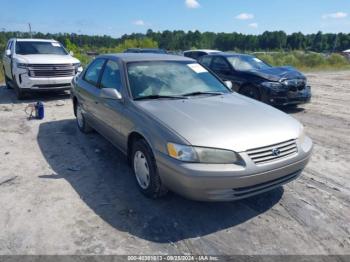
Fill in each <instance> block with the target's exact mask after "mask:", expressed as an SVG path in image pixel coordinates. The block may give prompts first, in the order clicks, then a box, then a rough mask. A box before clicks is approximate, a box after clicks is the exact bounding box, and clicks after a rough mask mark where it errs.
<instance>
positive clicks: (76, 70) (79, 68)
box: [73, 63, 83, 73]
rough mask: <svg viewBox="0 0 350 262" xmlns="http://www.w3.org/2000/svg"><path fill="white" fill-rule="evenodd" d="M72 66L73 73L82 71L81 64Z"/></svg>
mask: <svg viewBox="0 0 350 262" xmlns="http://www.w3.org/2000/svg"><path fill="white" fill-rule="evenodd" d="M73 66H74V68H75V73H81V72H82V71H83V67H82V66H81V63H74V64H73Z"/></svg>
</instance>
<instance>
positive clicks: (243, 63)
mask: <svg viewBox="0 0 350 262" xmlns="http://www.w3.org/2000/svg"><path fill="white" fill-rule="evenodd" d="M227 59H228V61H229V62H230V63H231V65H232V66H233V68H234V69H235V70H237V71H251V70H259V69H266V68H269V67H270V66H269V65H268V64H266V63H265V62H263V61H262V60H260V59H259V58H256V57H254V56H248V55H246V56H229V57H227Z"/></svg>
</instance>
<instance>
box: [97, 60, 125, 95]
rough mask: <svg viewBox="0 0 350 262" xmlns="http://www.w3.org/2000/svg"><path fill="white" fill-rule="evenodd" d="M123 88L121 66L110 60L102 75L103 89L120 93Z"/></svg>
mask: <svg viewBox="0 0 350 262" xmlns="http://www.w3.org/2000/svg"><path fill="white" fill-rule="evenodd" d="M121 87H122V81H121V76H120V70H119V65H118V63H117V62H116V61H112V60H108V62H107V63H106V66H105V68H104V71H103V74H102V79H101V88H114V89H116V90H118V91H119V92H120V91H121Z"/></svg>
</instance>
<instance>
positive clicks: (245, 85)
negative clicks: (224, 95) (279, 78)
mask: <svg viewBox="0 0 350 262" xmlns="http://www.w3.org/2000/svg"><path fill="white" fill-rule="evenodd" d="M247 86H251V87H253V88H255V89H256V90H257V91H258V92H259V95H260V96H261V91H260V88H258V87H257V86H255V85H253V84H251V83H245V84H243V85H242V86H241V87H240V88H239V90H238V93H241V90H242V89H243V88H245V87H247Z"/></svg>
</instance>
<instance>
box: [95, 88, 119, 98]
mask: <svg viewBox="0 0 350 262" xmlns="http://www.w3.org/2000/svg"><path fill="white" fill-rule="evenodd" d="M100 97H102V98H106V99H113V100H121V99H122V95H121V94H120V93H119V91H118V90H117V89H115V88H102V89H101V93H100Z"/></svg>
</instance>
